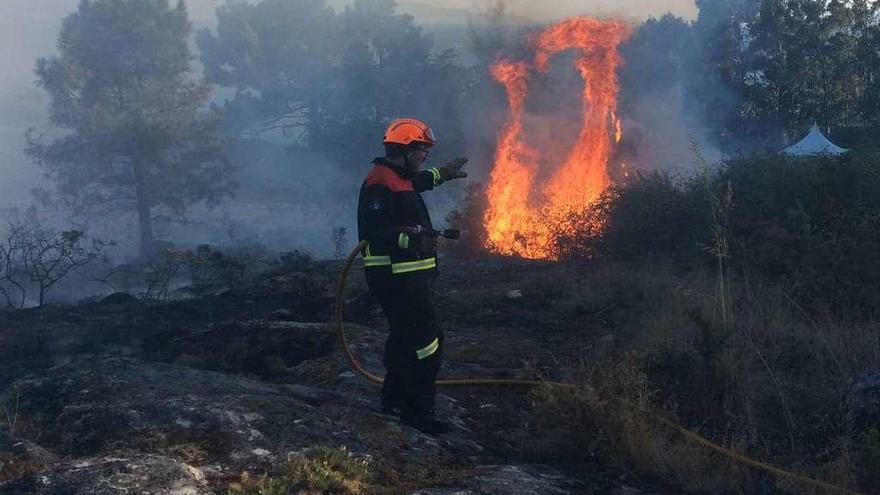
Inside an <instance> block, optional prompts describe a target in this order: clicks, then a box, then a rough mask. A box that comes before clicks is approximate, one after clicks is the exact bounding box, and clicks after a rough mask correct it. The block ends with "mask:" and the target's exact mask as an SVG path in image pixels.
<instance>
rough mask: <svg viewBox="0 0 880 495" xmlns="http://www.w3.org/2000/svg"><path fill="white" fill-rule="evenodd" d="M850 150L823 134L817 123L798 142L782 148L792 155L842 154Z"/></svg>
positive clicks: (784, 152)
mask: <svg viewBox="0 0 880 495" xmlns="http://www.w3.org/2000/svg"><path fill="white" fill-rule="evenodd" d="M847 151H849V150H848V149H846V148H841V147H840V146H837V145H836V144H834V143H832V142H831V141H829V140H828V138H827V137H825V135H824V134H822V131H820V130H819V126H818V125H816V124H815V123H814V124H813V127H810V132H809V133H808V134H807V135H806V137H804V138H803V139H801V140H800V141H798V142H797V143H795V144H793V145H791V146H789V147H788V148H785V149H784V150H782V153H783V154H785V155H790V156H812V155H840V154H843V153H846V152H847Z"/></svg>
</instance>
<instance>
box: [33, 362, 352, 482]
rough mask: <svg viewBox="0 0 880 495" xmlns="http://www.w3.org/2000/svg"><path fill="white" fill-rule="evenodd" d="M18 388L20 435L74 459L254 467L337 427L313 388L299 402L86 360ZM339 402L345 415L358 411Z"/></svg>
mask: <svg viewBox="0 0 880 495" xmlns="http://www.w3.org/2000/svg"><path fill="white" fill-rule="evenodd" d="M16 386H17V387H18V388H19V390H20V393H21V404H22V411H21V414H22V416H23V417H24V418H27V421H26V422H23V423H24V424H23V425H22V429H23V430H24V431H23V432H22V433H23V434H25V435H30V436H31V437H33V438H35V439H36V441H38V442H39V443H40V444H41V445H42V446H44V447H47V448H49V449H51V450H53V451H56V452H59V453H63V454H67V455H79V456H94V455H101V454H106V453H108V452H112V451H115V450H118V449H120V448H135V447H137V448H142V449H144V450H147V451H152V452H160V453H168V452H171V453H175V454H177V455H180V456H182V457H184V458H187V459H189V460H192V461H199V462H206V461H209V460H212V459H234V460H235V461H234V462H233V463H232V464H234V465H237V466H240V467H242V468H245V467H256V466H258V465H261V464H262V461H263V460H264V459H265V458H267V457H268V456H266V455H263V454H255V453H254V452H255V451H260V450H265V451H268V452H284V451H287V450H291V449H296V448H301V447H305V446H308V445H310V444H311V443H313V442H315V441H317V439H318V438H320V437H321V436H322V431H324V430H326V427H323V428H315V427H313V428H309V427H308V426H309V425H311V424H313V423H316V422H317V423H322V422H324V421H326V420H327V419H329V418H328V414H326V413H323V412H316V411H315V407H314V406H312V405H310V404H308V403H307V402H305V401H303V400H301V399H300V398H299V397H304V396H306V395H308V391H307V387H301V388H300V392H299V394H298V396H299V397H298V396H297V395H294V394H292V393H289V392H287V391H286V390H285V389H284V388H282V387H277V386H274V385H270V384H265V383H261V382H258V381H254V380H248V379H245V378H241V377H236V376H230V375H223V374H219V373H212V372H208V371H201V370H194V369H189V368H183V367H177V366H172V365H167V364H161V363H144V362H141V361H139V360H136V359H125V358H92V359H84V360H80V361H77V362H72V363H70V364H68V365H66V366H61V367H57V368H54V369H52V370H49V371H48V372H46V373H45V374H44V375H43V376H39V377H35V378H30V379H26V380H20V381H18V382H17V383H16ZM313 395H314V396H316V397H321V396H323V397H327V395H320V394H319V393H317V392H315V393H314V394H313ZM334 400H335V401H336V406H337V407H338V409H339V411H340V412H341V413H344V411H345V410H346V406H347V405H351V404H353V403H352V402H351V401H350V400H349V399H346V398H345V397H342V396H341V395H336V396H334ZM303 419H305V420H306V421H305V423H304V424H303V423H302V422H301V423H296V422H295V421H296V420H303Z"/></svg>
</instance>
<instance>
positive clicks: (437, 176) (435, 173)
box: [428, 168, 443, 186]
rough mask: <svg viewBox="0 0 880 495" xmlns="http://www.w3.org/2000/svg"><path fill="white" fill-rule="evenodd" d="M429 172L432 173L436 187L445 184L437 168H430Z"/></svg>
mask: <svg viewBox="0 0 880 495" xmlns="http://www.w3.org/2000/svg"><path fill="white" fill-rule="evenodd" d="M428 172H431V175H433V176H434V185H435V186H439V185H440V184H441V183H442V182H443V178H442V177H441V176H440V171H439V170H437V169H436V168H429V169H428Z"/></svg>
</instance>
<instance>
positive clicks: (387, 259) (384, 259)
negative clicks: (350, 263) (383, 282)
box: [364, 256, 391, 266]
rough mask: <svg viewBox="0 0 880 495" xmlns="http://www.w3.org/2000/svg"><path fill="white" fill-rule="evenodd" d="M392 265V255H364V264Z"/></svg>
mask: <svg viewBox="0 0 880 495" xmlns="http://www.w3.org/2000/svg"><path fill="white" fill-rule="evenodd" d="M389 265H391V256H366V257H364V266H389Z"/></svg>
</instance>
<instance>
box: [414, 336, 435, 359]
mask: <svg viewBox="0 0 880 495" xmlns="http://www.w3.org/2000/svg"><path fill="white" fill-rule="evenodd" d="M439 348H440V339H434V342H431V343H430V344H428V345H426V346H425V347H422V348H421V349H419V350H417V351H416V356H418V358H419V360H422V359H425V358H426V357H428V356H430V355H431V354H434V353H435V352H437V349H439Z"/></svg>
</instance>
